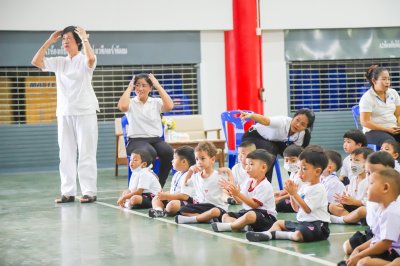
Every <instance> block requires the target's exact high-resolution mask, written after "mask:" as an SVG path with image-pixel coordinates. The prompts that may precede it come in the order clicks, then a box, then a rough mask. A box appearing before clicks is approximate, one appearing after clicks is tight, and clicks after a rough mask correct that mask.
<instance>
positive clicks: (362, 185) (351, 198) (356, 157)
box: [329, 147, 373, 223]
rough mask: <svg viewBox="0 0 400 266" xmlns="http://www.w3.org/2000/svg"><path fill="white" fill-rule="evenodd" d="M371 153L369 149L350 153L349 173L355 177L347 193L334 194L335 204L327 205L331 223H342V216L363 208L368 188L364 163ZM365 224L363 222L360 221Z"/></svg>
mask: <svg viewBox="0 0 400 266" xmlns="http://www.w3.org/2000/svg"><path fill="white" fill-rule="evenodd" d="M372 152H373V151H372V150H371V149H370V148H367V147H362V148H357V149H355V150H354V151H353V152H352V153H351V171H352V173H353V175H354V176H355V177H354V178H353V179H351V180H350V184H349V185H348V186H347V191H346V192H345V193H343V194H336V195H335V199H336V202H337V203H335V204H329V213H331V214H332V215H331V222H332V223H343V216H346V215H348V214H349V213H350V212H352V211H354V210H356V209H358V208H359V207H360V206H364V203H365V200H366V193H367V187H368V179H367V177H366V172H365V163H366V161H367V157H368V155H370V154H371V153H372ZM362 223H365V221H362Z"/></svg>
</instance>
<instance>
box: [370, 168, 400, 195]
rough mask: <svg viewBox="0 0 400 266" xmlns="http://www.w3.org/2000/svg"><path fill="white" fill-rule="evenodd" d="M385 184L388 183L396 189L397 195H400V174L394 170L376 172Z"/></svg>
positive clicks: (387, 169)
mask: <svg viewBox="0 0 400 266" xmlns="http://www.w3.org/2000/svg"><path fill="white" fill-rule="evenodd" d="M376 173H377V174H378V175H379V176H380V178H381V179H382V181H383V182H388V183H390V185H391V186H392V187H393V188H394V190H395V194H396V195H397V196H398V195H399V194H400V173H399V172H397V171H396V170H394V169H392V168H385V169H382V170H380V171H378V172H376Z"/></svg>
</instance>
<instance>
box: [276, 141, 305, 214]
mask: <svg viewBox="0 0 400 266" xmlns="http://www.w3.org/2000/svg"><path fill="white" fill-rule="evenodd" d="M302 151H303V148H302V147H301V146H297V145H296V144H292V145H289V146H287V147H286V149H285V150H284V151H283V160H284V163H283V168H285V170H286V171H288V172H289V173H290V176H289V179H290V180H293V181H294V183H295V184H296V185H297V186H298V189H300V188H301V185H302V184H303V182H301V179H300V177H299V155H300V153H301V152H302ZM274 197H275V204H276V211H277V212H295V211H294V210H293V208H292V205H291V204H290V195H289V194H288V193H287V192H286V191H285V190H280V191H276V192H275V193H274Z"/></svg>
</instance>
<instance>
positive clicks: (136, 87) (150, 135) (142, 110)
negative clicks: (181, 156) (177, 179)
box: [118, 73, 174, 187]
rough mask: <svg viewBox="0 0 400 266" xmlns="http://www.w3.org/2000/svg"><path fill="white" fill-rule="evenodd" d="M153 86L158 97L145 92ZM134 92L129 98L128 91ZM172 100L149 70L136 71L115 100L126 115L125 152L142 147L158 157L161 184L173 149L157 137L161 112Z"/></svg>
mask: <svg viewBox="0 0 400 266" xmlns="http://www.w3.org/2000/svg"><path fill="white" fill-rule="evenodd" d="M153 87H154V88H155V89H156V90H157V91H158V94H159V95H160V98H153V97H151V96H150V95H149V94H150V92H151V91H152V88H153ZM132 91H134V92H135V94H136V96H135V97H134V98H131V97H130V95H131V92H132ZM173 107H174V103H173V101H172V99H171V97H170V96H169V95H168V93H167V92H166V91H165V90H164V88H163V87H162V86H161V85H160V83H159V82H158V80H157V79H156V77H155V76H154V75H153V74H151V73H150V74H139V75H136V76H134V77H133V78H132V80H131V81H130V82H129V85H128V88H127V89H126V91H125V92H124V93H123V94H122V96H121V98H120V99H119V102H118V109H119V110H120V111H121V112H125V113H126V117H127V119H128V123H129V126H128V133H127V134H128V137H129V141H128V145H127V147H126V149H127V153H128V154H130V153H131V152H132V151H133V150H135V149H145V150H147V151H148V152H150V154H151V156H152V157H153V160H154V159H155V158H156V157H157V156H158V157H159V159H160V170H159V174H158V176H159V178H160V184H161V186H162V187H163V186H164V184H165V181H166V180H167V178H168V174H169V171H170V170H171V168H172V159H173V156H174V152H173V149H172V147H171V146H170V145H169V144H168V143H166V142H165V141H164V140H163V139H162V138H161V137H162V135H163V129H162V122H161V114H162V113H164V112H169V111H171V110H172V108H173Z"/></svg>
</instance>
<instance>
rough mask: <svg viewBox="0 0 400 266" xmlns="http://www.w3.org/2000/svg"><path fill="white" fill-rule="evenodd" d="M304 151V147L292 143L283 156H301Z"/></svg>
mask: <svg viewBox="0 0 400 266" xmlns="http://www.w3.org/2000/svg"><path fill="white" fill-rule="evenodd" d="M302 151H303V147H301V146H298V145H296V144H292V145H289V146H287V147H286V149H285V150H284V151H283V157H299V155H300V153H301V152H302Z"/></svg>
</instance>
